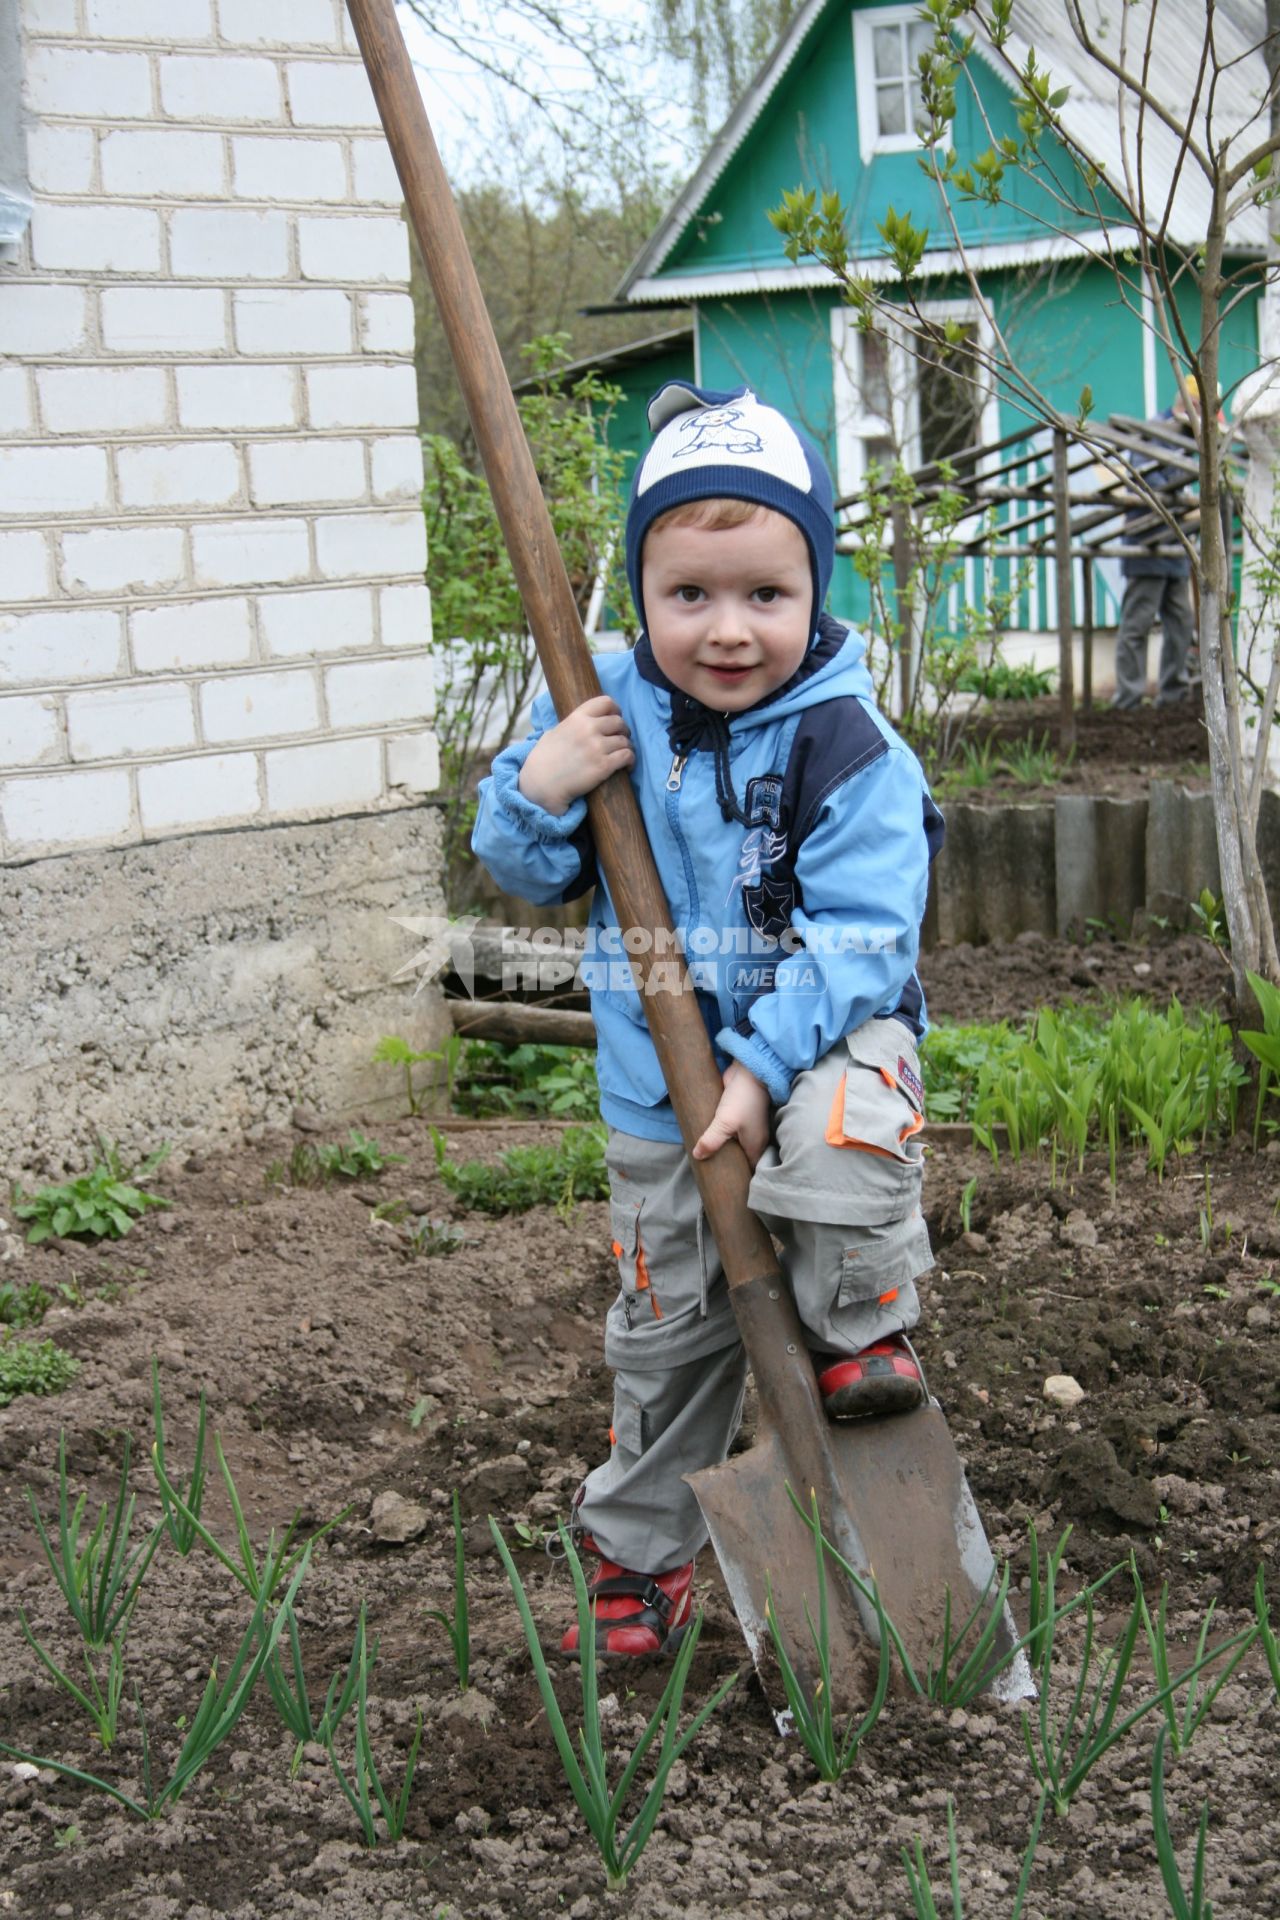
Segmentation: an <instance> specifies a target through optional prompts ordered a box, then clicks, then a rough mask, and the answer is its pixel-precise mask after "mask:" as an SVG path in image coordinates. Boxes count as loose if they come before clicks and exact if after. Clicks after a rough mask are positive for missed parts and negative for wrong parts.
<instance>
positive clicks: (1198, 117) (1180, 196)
mask: <svg viewBox="0 0 1280 1920" xmlns="http://www.w3.org/2000/svg"><path fill="white" fill-rule="evenodd" d="M1077 12H1078V14H1079V17H1080V19H1081V20H1082V21H1083V23H1084V26H1085V29H1086V31H1087V32H1088V33H1089V35H1090V36H1091V38H1092V39H1093V40H1094V41H1095V42H1096V43H1097V44H1098V46H1099V47H1101V48H1102V49H1103V51H1104V52H1105V53H1106V54H1107V55H1108V56H1110V57H1111V58H1112V59H1115V60H1116V61H1117V62H1119V63H1120V64H1122V65H1123V66H1124V67H1126V68H1127V69H1128V70H1129V71H1130V72H1135V73H1142V72H1143V70H1144V67H1145V73H1146V86H1147V91H1148V93H1149V95H1150V97H1151V100H1152V102H1153V103H1154V104H1153V105H1152V106H1149V107H1148V108H1147V109H1146V110H1145V112H1144V111H1143V110H1142V108H1141V106H1140V103H1139V102H1138V101H1137V100H1135V98H1134V96H1133V94H1132V93H1131V92H1130V91H1129V90H1128V89H1127V88H1123V87H1122V86H1121V84H1120V82H1119V81H1118V80H1116V79H1114V78H1113V77H1112V76H1111V75H1110V74H1109V73H1108V72H1107V71H1106V69H1105V68H1104V67H1103V66H1102V65H1101V64H1100V63H1099V62H1098V61H1097V60H1095V59H1093V58H1092V57H1091V56H1090V55H1089V54H1088V53H1087V52H1086V51H1085V49H1084V47H1082V46H1081V44H1080V42H1079V40H1078V38H1077V36H1076V34H1075V33H1074V32H1073V31H1072V29H1071V27H1070V25H1069V24H1068V21H1067V18H1066V16H1067V14H1068V13H1070V14H1072V15H1074V14H1076V13H1077ZM1210 19H1211V20H1212V34H1213V46H1214V50H1215V52H1216V55H1217V63H1216V64H1217V69H1218V70H1217V74H1216V76H1214V75H1212V74H1210V73H1206V74H1205V84H1204V87H1203V89H1202V94H1201V99H1200V101H1199V102H1198V106H1197V112H1196V114H1195V116H1194V119H1193V120H1192V122H1191V131H1192V134H1193V136H1194V138H1195V139H1196V141H1197V142H1198V143H1199V144H1200V145H1201V146H1202V147H1206V148H1207V147H1212V148H1215V149H1217V148H1220V147H1221V146H1222V144H1223V142H1224V141H1225V142H1228V143H1229V144H1230V148H1231V157H1232V158H1238V157H1243V155H1244V154H1246V153H1247V152H1248V151H1249V149H1250V148H1251V147H1252V146H1253V145H1254V144H1255V142H1256V141H1258V140H1261V139H1263V138H1265V136H1266V134H1267V132H1268V126H1269V114H1268V107H1267V68H1266V62H1265V60H1264V58H1263V55H1262V51H1261V46H1262V41H1263V39H1264V36H1265V34H1266V21H1265V18H1264V13H1263V6H1262V0H1216V3H1215V5H1214V8H1213V12H1212V15H1211V16H1210V14H1209V11H1208V8H1207V7H1206V5H1205V0H1014V7H1013V18H1012V29H1013V30H1012V32H1011V33H1010V36H1009V44H1008V47H1007V49H1006V52H1007V53H1008V54H1009V56H1010V57H1011V58H1012V59H1013V60H1014V62H1015V63H1016V64H1017V65H1018V66H1019V67H1024V66H1025V65H1026V61H1027V56H1028V53H1029V52H1030V50H1031V49H1032V48H1033V47H1034V49H1035V52H1036V58H1037V61H1038V63H1039V65H1040V66H1041V67H1048V68H1049V69H1050V71H1051V72H1052V74H1053V76H1054V82H1055V84H1056V85H1057V86H1060V87H1061V86H1066V87H1069V88H1070V89H1071V91H1070V93H1069V95H1068V97H1067V99H1066V102H1065V103H1064V105H1063V107H1062V122H1063V125H1064V127H1065V128H1066V130H1067V132H1068V133H1069V134H1070V136H1071V138H1072V139H1073V140H1076V141H1078V142H1079V145H1080V146H1081V148H1082V149H1083V151H1084V152H1085V153H1086V154H1088V156H1089V158H1090V159H1091V160H1092V161H1093V162H1094V164H1095V165H1096V166H1098V167H1100V168H1102V169H1103V170H1104V171H1105V172H1106V173H1107V174H1108V175H1109V176H1110V177H1111V178H1113V179H1114V180H1116V181H1117V182H1120V183H1122V184H1123V183H1125V182H1126V181H1128V182H1131V183H1132V186H1131V191H1132V192H1133V194H1134V195H1135V196H1136V197H1137V198H1138V199H1139V201H1140V203H1141V204H1142V205H1143V206H1144V207H1145V209H1146V215H1147V223H1148V225H1150V226H1153V227H1158V226H1159V225H1160V223H1161V221H1162V220H1163V219H1164V216H1165V213H1166V210H1167V211H1168V214H1169V224H1168V232H1169V237H1170V238H1171V239H1172V240H1174V241H1176V242H1178V243H1179V244H1180V245H1182V246H1195V245H1196V244H1197V243H1198V242H1199V241H1201V240H1203V239H1204V236H1205V233H1206V231H1207V229H1208V225H1209V216H1210V211H1211V206H1212V190H1211V187H1210V184H1209V181H1208V180H1207V179H1206V177H1205V175H1204V173H1203V171H1202V170H1201V168H1200V167H1199V166H1198V165H1197V164H1196V162H1195V160H1194V159H1193V158H1192V156H1191V155H1190V154H1188V155H1187V156H1186V158H1185V159H1184V161H1183V164H1182V166H1181V167H1180V168H1179V167H1178V155H1179V152H1180V150H1181V144H1182V143H1181V141H1180V140H1179V138H1178V135H1177V134H1176V133H1175V132H1174V130H1173V129H1172V128H1171V127H1170V126H1168V125H1167V124H1166V123H1165V121H1164V120H1162V119H1161V118H1160V116H1159V112H1158V111H1157V110H1156V109H1157V108H1160V107H1163V108H1166V109H1167V110H1168V111H1169V112H1170V113H1171V114H1172V115H1174V116H1176V117H1183V116H1185V115H1186V113H1187V110H1188V108H1189V106H1190V102H1191V97H1192V94H1193V91H1194V89H1195V87H1196V80H1197V73H1198V63H1199V61H1200V56H1201V50H1202V48H1203V45H1204V41H1205V35H1206V26H1207V23H1208V22H1209V20H1210ZM977 46H978V48H979V50H980V51H981V52H982V53H983V54H984V56H985V57H986V58H987V59H988V61H989V62H990V63H991V65H992V66H993V67H994V68H995V70H996V71H997V72H998V73H1000V74H1001V75H1002V76H1003V75H1005V74H1006V72H1007V69H1006V68H1005V66H1004V63H1003V62H1002V61H1001V60H1000V58H999V56H998V55H997V54H995V53H994V51H992V49H991V47H990V44H989V43H988V42H986V41H985V40H984V37H983V36H982V35H981V34H979V35H978V37H977ZM1211 82H1212V84H1210V83H1211ZM1139 161H1141V170H1139ZM1126 168H1127V171H1126ZM1171 188H1172V191H1171ZM1228 239H1229V242H1230V244H1231V247H1232V249H1233V251H1237V252H1250V253H1251V252H1254V251H1255V250H1256V251H1257V252H1259V253H1261V252H1262V251H1264V250H1265V247H1266V243H1267V228H1266V215H1265V213H1264V212H1263V210H1262V209H1261V208H1259V207H1255V206H1251V207H1247V208H1245V209H1244V210H1243V211H1242V212H1241V213H1239V214H1238V215H1237V216H1236V218H1235V219H1234V220H1233V221H1232V222H1231V225H1230V227H1229V228H1228Z"/></svg>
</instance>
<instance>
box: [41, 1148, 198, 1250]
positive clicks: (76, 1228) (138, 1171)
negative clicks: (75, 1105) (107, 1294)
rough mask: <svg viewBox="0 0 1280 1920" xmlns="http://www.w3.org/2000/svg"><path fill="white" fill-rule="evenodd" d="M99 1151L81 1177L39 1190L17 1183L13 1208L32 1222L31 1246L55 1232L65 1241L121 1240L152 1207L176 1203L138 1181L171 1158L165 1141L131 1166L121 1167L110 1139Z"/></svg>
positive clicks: (146, 1177) (118, 1156) (145, 1177)
mask: <svg viewBox="0 0 1280 1920" xmlns="http://www.w3.org/2000/svg"><path fill="white" fill-rule="evenodd" d="M98 1149H99V1152H100V1153H101V1154H102V1158H101V1160H99V1161H98V1163H97V1165H96V1166H95V1167H94V1169H93V1171H92V1173H86V1174H82V1175H81V1176H80V1178H79V1179H78V1180H71V1181H68V1182H65V1183H64V1184H62V1185H59V1186H49V1187H40V1188H38V1189H37V1191H36V1192H35V1193H24V1192H23V1190H22V1188H21V1187H20V1186H17V1185H15V1186H14V1189H13V1211H14V1213H15V1214H16V1215H17V1217H18V1219H19V1220H27V1221H29V1222H30V1223H31V1224H30V1225H29V1226H28V1228H27V1240H28V1242H29V1243H30V1245H32V1246H38V1245H39V1243H40V1242H41V1241H42V1240H48V1239H49V1238H50V1236H51V1235H53V1234H57V1235H58V1236H59V1238H60V1239H64V1240H119V1239H122V1238H123V1236H124V1235H125V1234H126V1233H128V1232H129V1231H130V1229H131V1228H132V1226H133V1223H134V1221H135V1220H139V1219H141V1217H142V1215H143V1214H144V1213H146V1212H147V1211H148V1210H149V1209H151V1208H154V1207H169V1206H172V1205H173V1202H172V1201H171V1200H165V1199H162V1198H161V1196H160V1195H159V1194H158V1193H148V1192H146V1190H145V1189H144V1188H142V1187H139V1186H137V1185H135V1184H134V1183H135V1182H136V1181H139V1180H147V1179H149V1178H150V1176H151V1175H152V1174H153V1173H154V1172H155V1170H156V1168H157V1167H158V1166H159V1165H160V1163H161V1161H162V1160H166V1159H167V1158H168V1155H169V1148H168V1145H167V1143H166V1144H165V1145H164V1146H162V1147H160V1148H158V1149H157V1151H156V1152H155V1153H153V1154H150V1155H149V1156H148V1157H147V1159H145V1160H144V1161H143V1162H142V1163H141V1165H140V1166H137V1167H135V1168H133V1169H132V1170H130V1169H128V1168H125V1167H123V1166H122V1165H121V1163H120V1155H119V1152H118V1150H117V1149H116V1148H115V1147H114V1146H112V1145H111V1144H110V1143H109V1142H108V1141H106V1140H100V1141H99V1142H98Z"/></svg>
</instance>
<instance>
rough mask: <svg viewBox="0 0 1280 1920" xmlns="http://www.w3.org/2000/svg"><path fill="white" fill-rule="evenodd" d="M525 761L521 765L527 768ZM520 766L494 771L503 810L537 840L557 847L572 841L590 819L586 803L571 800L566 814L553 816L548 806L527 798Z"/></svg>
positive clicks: (494, 784)
mask: <svg viewBox="0 0 1280 1920" xmlns="http://www.w3.org/2000/svg"><path fill="white" fill-rule="evenodd" d="M523 764H524V762H523V760H522V761H521V762H520V766H523ZM520 766H511V765H509V766H504V767H502V768H501V769H499V768H498V766H497V764H496V763H495V765H494V770H493V795H494V799H495V800H496V801H497V804H498V806H499V808H500V809H501V811H502V812H503V813H505V814H506V816H507V818H508V820H514V821H515V823H516V825H517V826H518V827H519V828H520V830H521V832H522V833H526V834H529V835H531V836H532V837H533V839H535V840H542V841H545V842H546V843H548V844H554V843H555V842H557V841H560V840H572V838H573V836H574V834H575V833H576V832H577V831H578V828H579V827H580V826H581V825H582V823H583V821H584V820H585V819H586V817H587V803H586V800H585V799H584V798H583V797H582V796H581V795H579V797H578V798H577V799H576V800H574V801H571V802H570V804H569V805H568V806H567V807H566V808H565V810H564V812H563V813H549V812H548V811H547V809H546V807H540V806H539V805H538V803H537V801H536V800H530V799H527V798H526V796H525V795H524V794H523V793H521V791H520V787H519V784H518V783H519V779H520Z"/></svg>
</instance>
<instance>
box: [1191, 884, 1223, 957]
mask: <svg viewBox="0 0 1280 1920" xmlns="http://www.w3.org/2000/svg"><path fill="white" fill-rule="evenodd" d="M1190 906H1191V918H1192V920H1193V921H1194V922H1195V924H1196V926H1197V928H1198V929H1199V931H1200V932H1201V933H1202V934H1203V935H1204V937H1205V939H1206V940H1207V941H1208V942H1209V945H1210V946H1211V947H1212V948H1213V949H1214V951H1215V952H1217V953H1220V954H1221V955H1222V956H1223V958H1224V959H1225V958H1226V957H1227V955H1228V954H1229V953H1230V952H1231V934H1230V931H1229V929H1228V927H1227V913H1226V908H1225V907H1224V906H1223V904H1222V901H1221V900H1220V899H1219V898H1218V896H1217V894H1216V893H1214V892H1213V891H1212V889H1211V888H1209V887H1202V888H1201V890H1200V898H1199V899H1198V900H1193V901H1191V903H1190Z"/></svg>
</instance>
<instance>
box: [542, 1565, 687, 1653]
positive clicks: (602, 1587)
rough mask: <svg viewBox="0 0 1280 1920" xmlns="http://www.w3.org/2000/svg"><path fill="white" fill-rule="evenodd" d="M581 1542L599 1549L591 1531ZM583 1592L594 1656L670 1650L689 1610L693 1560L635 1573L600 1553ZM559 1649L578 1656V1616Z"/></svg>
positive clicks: (683, 1629)
mask: <svg viewBox="0 0 1280 1920" xmlns="http://www.w3.org/2000/svg"><path fill="white" fill-rule="evenodd" d="M582 1545H583V1546H584V1547H586V1548H587V1550H588V1551H589V1552H593V1553H594V1552H596V1551H598V1549H597V1548H596V1546H595V1543H594V1542H593V1541H592V1540H591V1538H590V1536H588V1537H587V1538H585V1539H584V1540H583V1542H582ZM587 1592H588V1594H589V1595H590V1597H591V1600H592V1602H593V1605H594V1608H595V1616H596V1654H597V1656H599V1657H601V1658H605V1659H607V1658H608V1657H609V1656H610V1655H616V1654H622V1655H626V1656H628V1657H629V1658H632V1659H635V1658H637V1657H639V1656H641V1655H643V1654H653V1653H674V1652H675V1651H676V1649H677V1647H678V1646H679V1645H680V1642H681V1641H682V1640H683V1639H684V1636H685V1633H686V1632H687V1631H688V1626H689V1621H690V1619H691V1617H692V1614H693V1561H692V1560H690V1561H689V1562H688V1563H687V1565H685V1566H683V1567H672V1568H671V1569H670V1570H669V1571H668V1572H667V1573H633V1572H631V1570H630V1569H629V1568H627V1567H620V1566H619V1565H618V1564H617V1562H616V1561H614V1560H606V1559H604V1558H603V1557H602V1558H601V1560H600V1565H599V1567H598V1568H597V1569H596V1571H595V1573H594V1574H593V1575H592V1577H591V1579H590V1580H589V1581H588V1582H587ZM560 1651H561V1653H563V1654H565V1655H566V1656H567V1657H568V1658H569V1659H570V1660H576V1659H577V1658H578V1626H577V1622H576V1621H575V1622H574V1624H573V1626H571V1627H570V1628H569V1631H568V1632H567V1633H566V1634H565V1636H564V1638H563V1640H562V1641H561V1642H560Z"/></svg>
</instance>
